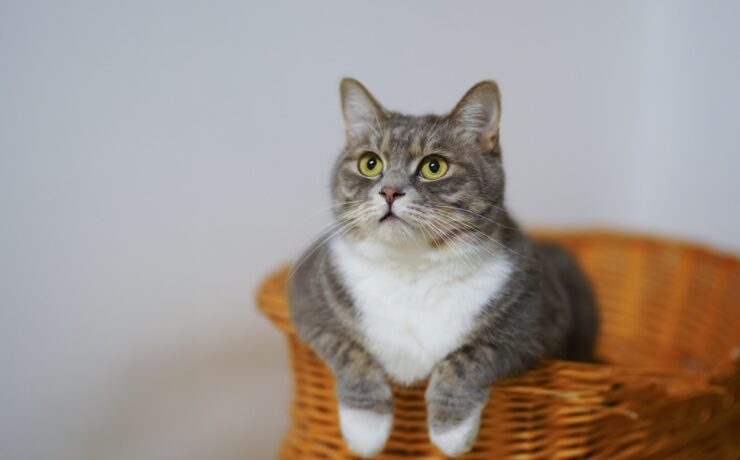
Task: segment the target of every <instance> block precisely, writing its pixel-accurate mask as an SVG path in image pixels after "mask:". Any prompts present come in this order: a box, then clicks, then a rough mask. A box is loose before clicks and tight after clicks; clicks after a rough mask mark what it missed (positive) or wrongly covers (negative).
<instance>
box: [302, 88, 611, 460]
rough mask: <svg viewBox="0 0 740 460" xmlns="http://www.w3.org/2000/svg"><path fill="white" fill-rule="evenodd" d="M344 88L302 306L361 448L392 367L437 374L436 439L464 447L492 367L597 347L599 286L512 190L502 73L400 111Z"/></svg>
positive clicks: (350, 438)
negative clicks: (423, 111)
mask: <svg viewBox="0 0 740 460" xmlns="http://www.w3.org/2000/svg"><path fill="white" fill-rule="evenodd" d="M340 95H341V103H342V112H343V115H344V120H345V130H346V145H345V147H344V149H343V151H342V152H341V154H340V155H339V158H338V159H337V160H336V163H335V164H334V169H333V175H332V180H331V197H332V201H333V212H334V215H335V218H336V221H335V224H334V226H333V228H332V229H330V231H329V232H328V233H327V234H325V235H324V237H323V238H321V239H320V240H319V242H317V243H315V244H314V245H313V246H311V247H310V248H309V249H308V250H307V251H306V253H304V254H303V256H302V258H301V259H300V263H299V264H297V265H296V267H295V268H294V269H293V271H292V273H291V278H290V282H289V290H288V294H289V303H290V310H291V317H292V320H293V322H294V324H295V327H296V330H297V332H298V334H299V336H300V337H301V338H302V339H303V340H304V341H305V342H306V343H308V345H309V346H310V347H311V348H312V349H313V350H314V351H315V353H316V354H317V355H318V356H319V357H321V358H322V359H323V360H325V361H326V363H327V364H328V365H329V366H330V367H331V369H332V371H333V373H334V375H335V377H336V390H337V396H338V401H339V422H340V428H341V431H342V435H343V437H344V440H345V442H346V444H347V446H348V447H349V449H350V450H352V451H353V452H355V453H356V454H358V455H361V456H364V457H372V456H374V455H376V454H377V453H378V452H380V451H381V450H382V449H383V447H384V445H385V443H386V441H387V438H388V436H389V434H390V431H391V428H392V425H393V404H392V393H391V386H390V383H389V382H390V381H394V382H396V383H398V384H403V385H407V384H411V383H414V382H419V381H423V380H425V379H429V380H428V386H427V389H426V393H425V399H426V405H427V416H428V427H429V435H430V439H431V441H432V442H433V443H434V444H435V445H436V446H437V448H438V449H439V450H441V451H442V452H443V453H444V454H446V455H448V456H457V455H459V454H462V453H464V452H466V451H468V450H470V449H471V447H472V445H473V443H474V441H475V438H476V436H477V433H478V425H479V422H480V414H481V410H482V408H483V407H484V405H485V403H486V400H487V398H488V394H489V390H490V388H491V385H492V384H493V383H495V382H496V381H498V380H500V379H503V378H506V377H511V376H515V375H517V374H521V373H523V372H525V371H527V370H529V369H532V368H533V367H536V366H537V364H538V363H539V362H540V361H541V360H542V359H543V358H561V359H574V360H587V359H589V357H590V355H591V352H592V348H593V345H594V342H595V338H596V334H597V326H598V315H597V309H596V303H595V299H594V296H593V294H592V290H591V288H590V286H589V283H588V281H587V279H586V277H585V276H584V274H583V273H582V272H581V270H580V269H579V268H578V266H577V265H576V263H575V261H574V260H573V259H572V258H571V256H570V255H569V254H568V253H567V252H566V251H565V250H563V249H561V248H559V247H557V246H555V245H551V244H539V243H534V242H532V241H530V240H529V239H528V238H527V237H526V236H525V235H524V234H523V233H522V231H521V230H520V227H519V226H518V225H517V223H516V222H515V221H514V220H513V219H512V218H511V217H510V215H509V213H508V211H507V210H506V208H505V206H504V188H505V187H504V183H505V181H504V171H503V168H502V160H501V148H500V144H499V122H500V118H501V102H500V100H501V98H500V93H499V89H498V85H497V84H496V83H495V82H494V81H491V80H486V81H482V82H480V83H478V84H476V85H475V86H473V87H472V88H471V89H470V90H469V91H468V92H467V93H466V94H465V95H464V96H463V98H462V99H461V100H460V102H458V104H457V105H456V106H455V107H454V109H452V111H450V112H449V113H447V114H445V115H425V116H409V115H403V114H400V113H396V112H391V111H389V110H387V109H385V108H384V107H383V106H382V105H381V104H380V103H379V102H378V101H377V100H376V99H375V98H374V97H373V96H372V95H371V94H370V92H368V90H367V89H365V87H364V86H363V85H362V84H360V83H359V82H358V81H356V80H353V79H344V80H342V82H341V85H340Z"/></svg>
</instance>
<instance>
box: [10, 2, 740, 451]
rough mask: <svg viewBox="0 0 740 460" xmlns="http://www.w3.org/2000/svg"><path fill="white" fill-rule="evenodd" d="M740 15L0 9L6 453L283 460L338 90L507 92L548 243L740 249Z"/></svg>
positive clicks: (509, 130) (483, 7) (469, 8)
mask: <svg viewBox="0 0 740 460" xmlns="http://www.w3.org/2000/svg"><path fill="white" fill-rule="evenodd" d="M739 5H740V3H738V2H732V1H694V2H689V1H671V2H669V1H664V2H651V1H612V2H585V1H569V2H562V1H561V2H545V1H542V2H532V1H525V2H491V1H482V2H445V3H443V2H431V1H423V2H422V1H406V2H397V1H393V2H391V1H385V2H372V3H370V2H344V1H343V2H339V1H335V2H326V1H321V2H318V1H314V2H295V3H291V4H288V3H284V2H247V1H241V2H174V1H173V2H143V1H142V2H117V3H116V4H114V3H112V2H111V3H107V2H90V3H83V2H80V1H76V0H75V1H67V2H48V3H39V2H33V1H23V2H21V1H18V2H7V1H2V2H0V308H1V310H0V390H1V392H0V458H3V459H50V458H54V459H57V460H66V459H82V458H85V459H96V460H97V459H119V458H120V459H137V460H146V459H158V460H159V459H178V460H180V459H203V458H209V459H219V460H220V459H250V460H252V459H263V458H270V457H271V456H272V455H273V454H274V452H275V450H276V448H277V445H278V442H279V439H280V437H281V435H282V432H283V429H284V427H285V426H286V424H287V415H286V407H287V401H288V391H289V381H288V378H289V377H288V374H287V371H286V363H285V355H284V347H283V343H282V339H281V337H280V336H279V335H278V334H277V332H275V330H274V329H273V328H272V327H271V326H270V325H269V324H268V323H267V321H265V320H264V319H263V318H262V317H261V316H259V315H258V314H257V313H256V312H255V308H254V302H253V294H254V292H255V289H256V287H257V286H258V283H259V281H260V279H261V278H262V277H263V276H264V275H266V274H267V273H268V272H269V271H270V270H273V269H275V268H276V267H278V266H280V265H281V264H284V263H286V262H288V261H290V260H291V259H294V258H295V257H296V255H297V254H298V252H299V251H300V249H301V248H302V247H303V246H304V245H305V244H306V243H307V242H309V241H310V239H311V238H312V237H313V236H315V234H316V233H317V232H318V231H319V229H320V228H321V227H322V226H323V225H325V224H326V223H328V222H329V217H328V213H327V212H326V211H325V209H326V206H327V205H328V204H329V203H328V198H327V196H328V190H327V189H328V186H327V184H328V178H329V170H330V167H331V164H332V161H333V159H334V156H335V155H336V153H337V152H338V150H339V148H340V146H341V143H342V140H343V132H342V125H341V117H340V113H339V109H338V90H337V84H338V81H339V79H340V78H341V77H342V76H345V75H350V76H354V77H357V78H359V79H360V80H361V81H363V82H364V83H365V84H366V85H367V86H368V87H369V88H370V90H371V91H373V92H374V94H375V95H376V96H377V97H378V99H379V100H380V101H382V102H383V103H384V104H385V105H386V106H388V107H389V108H391V109H397V110H404V111H408V112H412V113H422V112H427V111H435V112H442V111H446V110H448V109H449V108H451V107H452V105H453V104H454V103H455V102H456V101H457V99H458V98H459V97H460V96H461V95H462V94H463V93H464V91H465V90H466V89H467V88H468V87H469V86H471V85H472V84H473V83H475V82H476V81H477V80H480V79H484V78H495V79H497V80H498V81H499V83H500V85H501V88H502V91H503V98H504V99H503V103H504V104H503V122H502V142H503V145H504V149H505V150H504V155H505V166H506V168H507V171H508V184H509V188H508V191H509V193H508V202H509V205H510V207H511V208H512V209H513V211H514V213H515V215H516V216H518V217H519V218H520V219H521V221H522V222H523V223H525V224H526V225H528V226H535V225H548V226H559V227H581V226H608V227H616V228H625V229H632V230H636V231H643V232H650V233H658V234H663V235H673V236H679V237H682V238H687V239H692V240H697V241H701V242H704V243H707V244H710V245H712V246H715V247H718V248H723V249H729V250H734V251H737V250H739V249H740V213H739V212H738V211H739V209H738V204H737V198H738V195H739V194H740V186H739V185H738V180H737V178H736V176H737V173H738V171H739V168H740V149H739V147H740V141H739V140H738V124H739V123H740V89H738V88H739V86H740V28H738V26H737V19H738V18H740V6H739Z"/></svg>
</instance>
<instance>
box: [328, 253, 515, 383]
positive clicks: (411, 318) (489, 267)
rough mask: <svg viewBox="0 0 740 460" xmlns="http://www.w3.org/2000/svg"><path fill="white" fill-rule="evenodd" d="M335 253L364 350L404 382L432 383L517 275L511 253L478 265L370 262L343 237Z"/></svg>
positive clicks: (390, 259)
mask: <svg viewBox="0 0 740 460" xmlns="http://www.w3.org/2000/svg"><path fill="white" fill-rule="evenodd" d="M365 249H367V248H365ZM375 249H377V250H378V251H383V248H382V247H380V246H379V247H377V248H375ZM332 254H333V257H334V260H335V262H336V264H337V267H338V270H339V272H340V273H341V275H342V276H343V277H344V280H345V282H346V284H347V287H348V289H349V290H350V293H351V295H352V298H353V300H354V301H355V307H356V308H357V309H358V311H359V314H360V331H361V333H362V335H363V340H364V344H363V345H364V346H365V347H366V349H367V350H368V351H369V352H370V353H371V354H372V355H373V356H374V357H375V358H376V359H377V360H378V361H379V363H380V364H381V365H382V366H383V368H384V369H385V371H386V372H387V373H388V374H389V375H390V376H391V377H392V378H394V379H395V380H397V381H398V382H400V383H404V384H408V383H412V382H414V381H416V380H420V379H423V378H426V377H427V376H428V375H429V374H430V372H431V371H432V369H433V367H434V365H435V364H436V363H437V362H439V361H440V360H441V359H443V358H444V357H445V356H447V355H448V354H449V353H450V352H452V351H454V350H455V349H456V348H458V347H459V346H461V345H462V343H463V340H464V339H465V337H466V336H467V334H468V333H469V332H470V330H471V329H472V327H473V325H474V324H475V320H476V316H477V315H478V314H479V313H480V312H481V310H482V309H483V308H484V307H485V305H486V304H487V303H488V301H489V300H490V299H492V298H494V297H495V296H496V295H497V294H498V292H500V290H501V288H502V287H503V286H504V285H505V284H506V280H507V278H508V276H509V274H510V271H511V269H510V267H511V266H510V264H509V263H508V261H507V260H506V258H505V255H504V254H501V255H500V258H493V257H491V256H490V255H489V256H488V257H487V258H483V259H479V260H480V261H479V262H475V263H472V260H477V259H475V258H471V259H466V260H463V259H459V258H455V257H449V258H447V259H445V258H444V257H437V258H436V259H435V260H427V261H424V260H423V259H422V261H421V262H420V260H419V259H415V258H413V257H412V258H409V259H408V260H402V259H400V258H399V257H396V256H397V255H396V254H393V255H391V254H388V257H384V256H383V254H376V256H373V257H368V256H367V251H362V250H357V248H355V247H353V246H352V245H351V244H350V243H348V242H346V241H344V240H341V239H338V240H336V241H334V242H333V243H332ZM471 264H472V265H471Z"/></svg>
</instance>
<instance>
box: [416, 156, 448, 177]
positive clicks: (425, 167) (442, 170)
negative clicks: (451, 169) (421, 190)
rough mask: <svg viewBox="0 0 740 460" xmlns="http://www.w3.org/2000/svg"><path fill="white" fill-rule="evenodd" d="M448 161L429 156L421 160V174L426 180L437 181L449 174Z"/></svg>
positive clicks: (439, 157)
mask: <svg viewBox="0 0 740 460" xmlns="http://www.w3.org/2000/svg"><path fill="white" fill-rule="evenodd" d="M447 169H448V165H447V160H445V159H444V158H442V157H441V156H439V155H429V156H428V157H426V158H424V159H423V160H421V167H420V168H419V172H420V173H421V175H422V176H423V177H424V179H428V180H435V179H439V178H440V177H442V176H444V175H445V174H447Z"/></svg>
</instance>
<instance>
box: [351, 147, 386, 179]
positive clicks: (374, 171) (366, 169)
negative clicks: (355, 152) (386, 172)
mask: <svg viewBox="0 0 740 460" xmlns="http://www.w3.org/2000/svg"><path fill="white" fill-rule="evenodd" d="M357 169H359V170H360V173H362V175H363V176H367V177H375V176H377V175H379V174H380V173H381V172H383V161H382V160H381V159H380V157H379V156H377V155H376V154H374V153H370V152H368V153H366V154H364V155H362V157H360V162H359V163H358V164H357Z"/></svg>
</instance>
